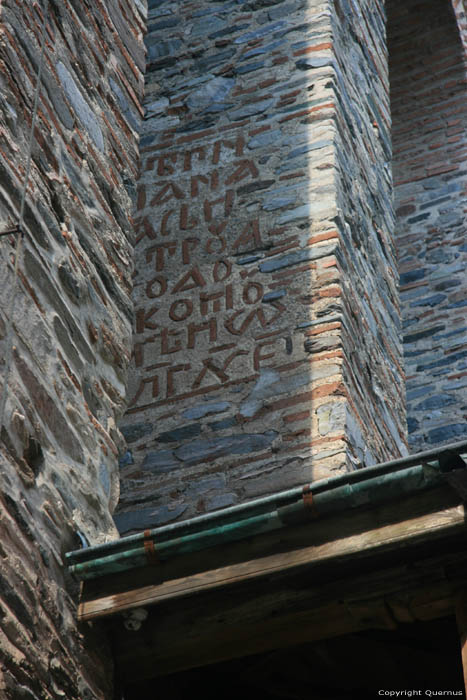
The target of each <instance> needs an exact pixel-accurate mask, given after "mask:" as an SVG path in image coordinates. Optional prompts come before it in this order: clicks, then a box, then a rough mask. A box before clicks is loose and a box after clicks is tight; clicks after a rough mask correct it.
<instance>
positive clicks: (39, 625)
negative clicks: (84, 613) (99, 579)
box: [0, 0, 144, 700]
mask: <svg viewBox="0 0 467 700" xmlns="http://www.w3.org/2000/svg"><path fill="white" fill-rule="evenodd" d="M44 6H45V3H44V2H43V3H37V2H32V1H31V2H24V0H3V2H2V3H1V4H0V13H1V15H0V65H1V69H0V84H1V90H0V104H1V107H0V151H1V158H0V231H3V230H5V229H8V228H11V227H12V226H14V225H15V224H16V223H17V221H18V213H19V202H20V192H21V187H22V183H23V181H24V177H25V163H26V152H27V140H28V134H29V129H30V126H31V115H32V107H33V98H34V91H35V84H36V75H37V71H38V65H39V45H40V27H41V21H42V11H41V7H44ZM143 11H144V8H143V4H142V3H141V2H131V1H130V0H119V1H118V2H117V0H106V2H104V1H103V0H92V1H91V0H60V1H57V0H51V2H50V15H49V19H48V22H47V37H46V39H47V41H46V54H45V61H44V70H43V81H42V83H43V85H42V95H41V99H40V102H39V110H38V119H37V124H36V130H35V142H34V147H33V158H32V170H31V177H30V180H29V185H28V192H27V199H26V209H25V218H24V231H25V237H24V247H23V252H22V254H21V259H20V261H19V277H18V292H17V296H16V302H15V306H14V312H13V319H12V320H13V337H12V343H13V345H14V350H13V361H12V370H11V372H10V376H9V381H8V394H7V404H6V411H5V420H4V425H3V426H2V428H1V438H2V444H1V451H0V461H1V466H0V469H1V477H0V478H1V486H0V533H1V536H0V555H1V560H2V566H1V571H0V621H1V622H0V650H1V651H0V696H1V697H2V698H12V699H13V698H14V700H17V699H18V698H25V699H27V700H39V698H40V699H41V700H46V699H47V700H48V699H52V698H54V699H56V698H67V700H84V699H86V700H91V699H92V698H103V697H111V683H112V681H111V673H110V671H111V664H110V661H109V656H108V652H107V647H106V642H105V640H103V639H99V637H98V635H97V633H95V632H92V634H91V632H90V630H88V629H78V628H77V626H76V616H75V612H76V611H75V604H76V598H77V591H76V589H75V588H74V584H73V583H72V582H71V581H67V580H65V578H64V576H65V574H64V560H63V554H64V553H65V552H66V551H67V550H70V549H73V548H76V547H79V546H80V542H81V541H83V542H84V540H86V539H87V540H88V541H89V542H91V543H96V542H99V541H102V540H105V539H107V538H114V537H115V536H116V534H117V533H116V530H115V527H114V525H113V521H112V518H111V511H112V509H113V507H114V506H115V504H116V502H117V499H118V488H119V487H118V468H117V454H118V451H119V449H121V448H120V444H121V436H120V435H119V432H118V430H117V429H116V421H117V419H118V418H119V416H120V414H121V413H122V410H123V406H124V396H125V380H126V369H127V365H128V362H129V357H130V352H131V319H132V305H131V301H130V296H129V295H130V289H131V283H130V272H131V244H132V235H133V234H132V230H131V227H130V225H129V212H130V206H131V199H130V194H131V191H132V188H133V182H134V179H135V174H136V167H137V129H138V122H139V118H140V114H139V110H140V107H139V104H138V100H139V98H140V95H141V90H142V74H143V71H144V49H143V45H142V31H143V28H144V17H143V14H142V13H143ZM14 246H15V237H14V236H11V237H6V238H1V239H0V261H1V262H0V358H2V359H0V385H1V387H3V386H4V383H5V355H6V347H5V346H6V337H5V333H6V327H7V323H8V319H7V315H6V314H7V309H8V308H9V303H8V302H9V300H10V299H11V295H12V294H13V286H14V279H13V277H14V275H13V261H14ZM78 533H79V534H78ZM83 635H84V636H83ZM92 635H97V636H92Z"/></svg>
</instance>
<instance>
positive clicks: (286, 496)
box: [65, 440, 467, 564]
mask: <svg viewBox="0 0 467 700" xmlns="http://www.w3.org/2000/svg"><path fill="white" fill-rule="evenodd" d="M446 453H454V454H463V453H465V455H467V440H464V441H462V442H456V443H451V444H449V445H446V446H444V447H443V448H442V449H439V448H437V449H435V450H428V451H425V452H419V453H417V454H415V455H410V456H408V457H400V458H399V459H395V460H392V461H390V462H383V463H381V464H377V465H375V466H373V467H365V468H363V469H359V470H356V471H354V472H349V473H346V474H340V475H339V476H334V477H330V478H328V479H321V480H320V481H315V482H313V483H311V484H306V485H305V486H298V487H295V488H292V489H288V490H286V491H279V492H278V493H275V494H272V495H271V496H265V497H262V498H256V499H254V500H252V501H248V502H247V503H241V504H239V505H235V506H230V507H228V508H222V510H216V511H213V512H212V513H207V514H205V515H198V516H196V517H194V518H190V519H189V520H182V521H179V522H176V523H172V524H171V525H163V526H162V527H159V528H154V529H152V530H151V531H150V532H151V535H152V536H153V537H154V538H157V540H158V541H160V540H165V539H170V538H171V537H173V536H181V535H183V534H188V533H190V532H193V531H196V532H198V531H200V530H202V529H203V528H209V527H212V525H213V523H218V522H219V521H220V522H223V523H228V522H235V521H236V520H238V519H239V517H243V516H244V517H250V516H252V515H254V514H260V513H266V512H268V511H271V510H272V509H273V508H274V507H276V508H277V507H278V506H280V505H287V504H289V503H294V502H295V501H297V500H299V499H300V498H303V494H304V493H308V494H312V495H313V494H318V493H321V492H322V491H327V490H328V489H332V488H335V487H337V486H339V485H341V484H347V483H355V482H359V481H366V480H368V479H371V478H373V477H374V476H378V475H381V474H386V473H389V472H394V471H398V470H400V469H403V468H405V467H409V466H416V465H419V464H422V463H424V462H427V463H429V462H430V461H431V462H436V463H438V461H439V458H440V456H441V455H445V454H446ZM441 470H443V468H442V467H441ZM144 539H145V535H144V533H142V532H139V533H137V534H135V535H128V536H126V537H121V538H120V539H118V540H113V541H112V542H106V543H105V544H99V545H95V546H93V547H87V548H85V549H78V550H75V551H73V552H68V553H67V554H66V555H65V557H66V559H67V562H68V563H69V564H75V563H78V562H82V561H87V560H88V559H94V558H96V557H100V556H106V555H108V554H109V555H110V554H111V553H116V552H118V551H123V550H127V549H129V548H132V547H140V546H141V545H142V542H143V540H144ZM146 539H147V538H146Z"/></svg>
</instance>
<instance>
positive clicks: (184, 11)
mask: <svg viewBox="0 0 467 700" xmlns="http://www.w3.org/2000/svg"><path fill="white" fill-rule="evenodd" d="M384 28H385V27H384V15H383V11H382V4H381V3H380V2H375V1H374V0H371V2H370V1H369V0H368V2H367V1H366V0H360V2H347V1H346V0H336V1H334V0H333V1H332V2H331V0H307V1H305V0H293V1H292V2H280V1H279V0H278V1H273V0H268V2H263V1H261V2H250V1H249V2H224V3H217V4H214V3H211V2H206V1H203V0H198V1H197V2H186V3H178V4H177V3H171V2H168V1H165V0H150V2H149V17H148V35H147V50H148V70H147V76H146V98H145V121H144V125H143V129H142V138H141V154H142V159H141V177H140V180H139V184H138V194H137V213H136V225H137V246H136V261H135V262H136V270H137V273H136V277H135V295H134V299H135V314H136V319H135V345H134V365H133V370H132V379H131V382H130V398H131V403H130V407H129V410H128V412H127V414H126V417H125V419H124V421H123V425H122V430H123V432H124V433H125V435H126V437H127V440H128V448H129V449H128V450H127V451H126V452H125V453H124V456H123V458H122V462H121V465H122V500H121V503H120V506H119V514H118V515H117V516H116V520H117V524H118V525H119V527H120V528H121V530H122V531H128V530H135V529H142V528H145V527H148V526H152V525H156V524H160V523H161V522H164V521H168V520H171V519H174V518H177V517H189V516H191V515H194V514H195V513H201V512H204V511H207V510H210V509H212V508H217V507H222V506H225V505H228V504H232V503H236V502H240V501H242V500H245V499H248V498H252V497H254V496H259V495H261V494H265V493H270V492H272V491H277V490H280V489H284V488H287V487H290V486H293V485H297V484H301V483H305V482H307V481H310V480H314V479H318V478H320V477H323V476H329V475H332V474H334V473H338V472H339V471H342V470H345V469H347V468H355V467H357V466H361V465H369V464H373V463H375V462H377V461H381V460H384V459H388V458H391V457H396V456H398V455H399V454H401V453H404V450H405V425H404V421H405V419H404V410H403V392H402V391H401V390H400V387H401V386H402V384H403V377H402V369H401V361H400V353H401V350H400V339H399V335H400V333H399V328H398V323H399V321H398V299H397V274H396V263H395V255H394V249H393V244H392V240H391V236H392V231H393V225H394V220H393V212H392V204H391V175H390V159H391V150H390V136H389V104H388V79H387V61H386V52H385V38H384ZM140 506H141V509H140V510H138V509H139V508H140ZM138 513H139V514H138Z"/></svg>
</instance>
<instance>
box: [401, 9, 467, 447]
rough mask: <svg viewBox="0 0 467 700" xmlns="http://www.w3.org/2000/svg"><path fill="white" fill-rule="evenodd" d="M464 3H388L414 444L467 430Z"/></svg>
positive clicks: (432, 443) (431, 443) (458, 437)
mask: <svg viewBox="0 0 467 700" xmlns="http://www.w3.org/2000/svg"><path fill="white" fill-rule="evenodd" d="M454 5H455V9H456V11H457V19H458V22H459V27H458V25H457V23H456V16H455V14H454V13H453V11H452V7H451V5H450V3H449V2H448V0H445V1H443V2H423V3H421V2H417V1H416V0H411V1H410V2H407V1H406V0H404V1H403V2H402V0H391V2H389V3H388V33H389V55H390V68H391V94H392V117H393V138H394V180H395V183H394V184H395V200H396V213H397V248H398V254H399V265H400V272H401V278H400V280H401V302H402V309H403V325H404V331H403V332H404V336H403V339H404V348H405V366H406V374H407V412H408V428H409V436H410V446H411V449H412V450H413V451H420V450H422V449H427V448H430V447H434V446H436V445H438V444H442V443H448V442H453V441H456V440H462V439H465V438H466V436H467V421H466V418H467V315H466V312H467V274H466V268H467V238H466V231H467V216H466V214H467V168H466V165H465V164H466V156H467V90H466V85H467V78H466V64H465V46H467V42H466V44H465V46H464V48H463V46H462V43H461V39H460V36H461V37H462V36H464V37H466V35H465V14H463V11H462V10H461V3H454ZM459 29H460V35H459ZM414 37H416V39H414ZM466 38H467V37H466Z"/></svg>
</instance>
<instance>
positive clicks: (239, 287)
mask: <svg viewBox="0 0 467 700" xmlns="http://www.w3.org/2000/svg"><path fill="white" fill-rule="evenodd" d="M143 170H144V172H145V182H146V183H147V184H142V186H141V188H140V192H139V198H138V202H139V211H138V219H137V231H138V235H137V258H138V261H139V262H138V266H137V267H138V276H137V278H136V280H135V291H136V298H137V300H138V302H137V308H136V311H135V318H136V322H135V333H136V339H135V344H134V363H135V366H136V368H137V370H138V372H139V378H138V380H137V382H136V385H135V386H134V391H133V396H132V399H131V404H130V407H133V408H136V409H137V408H138V407H144V406H147V405H148V404H154V403H158V402H160V403H164V402H166V401H173V400H177V398H180V399H182V398H183V397H186V396H189V395H191V394H192V393H203V392H208V391H212V390H214V389H215V388H218V387H221V386H225V385H227V384H231V383H236V382H239V381H241V380H242V379H244V378H246V377H248V376H251V375H254V374H256V373H258V372H259V371H260V369H261V368H262V367H264V366H268V365H271V364H274V363H277V362H278V361H279V359H280V356H281V354H284V353H285V341H284V338H283V336H281V335H280V334H278V331H277V329H278V327H279V324H280V323H281V316H282V315H283V313H284V311H285V306H284V304H283V303H281V301H280V300H278V299H275V300H268V299H266V302H265V300H264V298H265V295H266V294H267V293H268V291H269V289H268V287H267V286H266V285H267V284H268V282H269V280H265V279H264V275H263V274H262V273H260V272H259V270H256V271H255V270H253V271H249V272H248V274H247V273H246V272H245V267H244V266H243V265H244V262H245V261H242V259H241V258H242V256H244V257H245V256H248V254H250V253H251V252H253V251H255V250H258V249H261V248H262V247H264V242H265V241H266V240H267V239H268V235H269V232H268V231H265V230H262V226H261V223H260V220H259V219H258V218H254V217H253V218H251V219H247V220H245V219H244V218H243V219H241V220H240V219H239V217H238V213H237V212H236V210H235V201H236V187H237V185H238V184H239V183H241V184H242V185H244V184H247V183H248V182H249V181H253V180H254V179H255V178H256V177H258V174H259V171H258V167H257V165H256V164H255V162H254V161H253V160H252V159H251V158H249V157H248V156H247V155H245V153H244V139H243V137H242V136H239V137H237V138H236V139H219V140H217V141H215V142H214V143H212V144H210V145H202V146H196V147H191V148H190V149H188V150H185V151H182V150H180V151H174V152H170V153H163V154H160V155H157V156H150V157H148V158H147V161H146V163H145V166H144V168H143ZM142 188H143V189H142ZM249 270H250V268H249Z"/></svg>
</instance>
